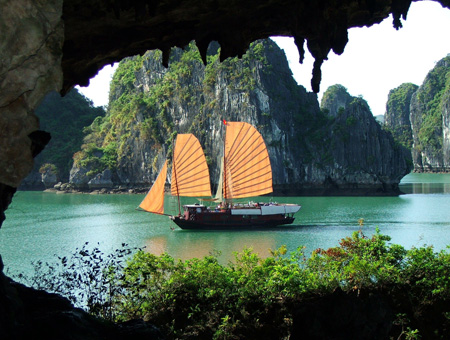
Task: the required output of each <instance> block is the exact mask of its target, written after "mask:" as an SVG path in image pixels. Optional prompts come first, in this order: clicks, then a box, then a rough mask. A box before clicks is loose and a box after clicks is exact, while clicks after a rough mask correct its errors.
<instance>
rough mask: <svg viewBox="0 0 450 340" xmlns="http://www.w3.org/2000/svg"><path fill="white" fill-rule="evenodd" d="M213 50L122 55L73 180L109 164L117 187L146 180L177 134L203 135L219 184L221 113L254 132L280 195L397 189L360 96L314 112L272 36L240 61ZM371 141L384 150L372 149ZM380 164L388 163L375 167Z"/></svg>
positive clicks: (392, 158)
mask: <svg viewBox="0 0 450 340" xmlns="http://www.w3.org/2000/svg"><path fill="white" fill-rule="evenodd" d="M220 52H221V49H220V46H219V45H218V44H217V43H212V44H210V46H209V49H208V54H207V64H206V65H204V64H203V62H202V60H201V56H200V53H199V51H198V49H197V47H196V45H195V43H193V42H192V43H190V44H189V45H188V46H186V47H185V48H184V49H183V50H181V49H178V48H177V49H173V50H172V53H171V56H170V60H169V67H168V68H165V67H163V66H162V64H161V60H162V53H161V52H160V51H149V52H147V53H146V54H145V55H143V56H136V57H132V58H127V59H124V60H123V61H122V62H121V63H120V64H119V67H118V69H117V71H116V73H115V74H114V77H113V80H112V82H111V89H110V103H109V106H108V112H107V114H106V116H104V117H99V118H98V119H96V120H95V121H94V122H93V123H92V125H91V126H90V127H88V128H86V129H85V131H86V132H87V135H86V137H85V142H84V144H83V146H82V148H81V150H80V151H79V152H78V153H77V154H76V156H75V162H74V166H75V167H77V168H78V169H74V171H73V173H74V174H75V173H76V174H81V175H80V177H76V176H75V175H74V176H73V177H72V178H73V179H74V180H73V181H72V178H71V182H72V184H74V185H75V186H77V185H78V184H77V183H80V186H82V185H86V183H87V184H88V183H89V180H90V179H91V178H93V177H94V176H96V175H97V174H101V173H102V172H103V171H104V170H105V169H107V168H109V169H110V170H112V171H111V173H112V180H113V182H114V184H115V185H124V184H127V185H132V186H135V187H140V186H148V185H149V184H150V183H152V182H153V181H154V180H155V178H156V175H157V173H158V170H159V169H160V168H161V167H162V163H163V161H164V159H166V158H169V159H170V157H171V150H172V143H173V140H174V137H175V136H176V134H177V133H193V134H194V135H195V136H196V137H197V138H198V139H199V140H200V143H201V145H202V147H203V149H204V151H205V155H206V159H207V161H208V164H209V165H210V173H211V182H212V183H213V184H214V183H217V182H218V176H219V172H220V166H219V164H220V157H221V156H220V155H221V152H222V147H221V146H222V144H221V142H220V141H221V140H223V129H222V118H224V119H226V120H230V121H232V120H239V121H246V122H248V123H250V124H252V125H254V126H255V127H256V128H257V129H258V130H259V131H260V132H261V134H262V135H263V138H264V139H265V141H266V144H267V146H268V149H269V156H270V158H271V164H272V170H273V180H274V188H275V190H276V192H277V193H278V194H282V195H285V194H290V195H292V194H297V195H298V194H302V193H306V194H309V193H311V192H314V190H316V192H314V193H315V194H317V193H322V192H323V191H327V190H331V191H332V190H335V191H333V192H337V190H339V189H341V190H343V192H345V190H353V191H356V190H359V189H360V188H359V185H360V186H361V189H360V190H364V193H367V192H368V191H370V190H373V191H374V192H379V191H380V190H381V191H383V192H387V191H389V192H395V191H396V185H397V184H398V181H399V180H400V178H401V177H403V176H404V175H405V174H406V173H407V172H408V171H409V168H408V169H407V166H406V162H405V160H404V154H403V153H402V152H401V151H399V150H398V148H396V146H395V145H394V143H393V142H392V139H390V138H389V136H388V134H386V133H384V132H383V131H381V129H379V128H378V125H377V124H376V122H375V120H374V119H373V117H372V115H371V114H370V110H369V108H368V106H367V104H365V102H364V100H363V99H362V98H353V97H351V96H350V95H348V93H347V92H346V90H345V91H344V92H345V95H346V97H345V98H346V100H347V99H348V100H350V102H349V103H348V104H349V105H347V107H348V112H341V114H340V115H339V116H338V115H337V114H333V115H330V114H329V112H327V110H321V109H320V107H319V103H318V101H317V96H316V95H315V94H312V93H308V92H307V91H306V90H305V89H304V88H303V87H302V86H299V85H298V84H297V83H296V82H295V80H294V79H293V77H292V73H291V71H290V69H289V66H288V62H287V59H286V57H285V55H284V53H283V51H282V50H280V49H279V48H278V46H277V45H276V44H275V43H274V42H273V41H271V40H261V41H256V42H254V43H252V44H251V45H250V47H249V50H248V51H247V53H246V54H244V55H243V56H242V57H241V58H237V57H235V58H227V59H225V60H224V61H223V62H219V59H220ZM331 92H332V91H331ZM331 92H329V93H328V94H327V96H328V97H330V101H333V98H334V95H333V94H332V93H331ZM350 104H351V105H350ZM328 111H329V110H328ZM344 111H345V110H344ZM362 117H363V118H362ZM360 119H364V124H363V123H358V121H359V120H360ZM375 125H376V126H375ZM369 130H370V131H369ZM367 136H370V138H367ZM375 139H376V141H374V140H375ZM344 144H348V145H351V147H352V150H349V146H348V145H344ZM378 144H382V145H383V147H382V148H381V149H375V148H373V147H372V148H371V147H370V145H378ZM353 149H354V150H353ZM380 150H382V152H383V154H381V152H380ZM355 155H357V156H358V157H359V158H358V157H356V158H355ZM368 160H369V161H368ZM384 162H388V163H386V164H389V165H388V166H378V165H379V163H384ZM394 163H395V164H394ZM380 171H381V172H382V173H380ZM374 174H376V175H374ZM83 176H84V177H83ZM86 176H87V177H88V178H86ZM80 178H81V179H80ZM382 182H383V183H382ZM371 187H372V188H373V189H370V188H371ZM377 190H378V191H377Z"/></svg>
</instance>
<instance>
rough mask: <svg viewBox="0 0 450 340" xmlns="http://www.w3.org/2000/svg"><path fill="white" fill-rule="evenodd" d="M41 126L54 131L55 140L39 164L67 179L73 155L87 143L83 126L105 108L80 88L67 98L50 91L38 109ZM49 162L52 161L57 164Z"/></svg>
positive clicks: (44, 151) (37, 166) (41, 157)
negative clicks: (85, 94)
mask: <svg viewBox="0 0 450 340" xmlns="http://www.w3.org/2000/svg"><path fill="white" fill-rule="evenodd" d="M35 113H36V115H37V116H38V117H39V122H40V126H41V129H42V130H44V131H47V132H50V134H51V136H52V139H51V140H50V142H49V144H48V145H47V146H46V147H45V149H44V150H43V151H42V152H41V154H39V155H38V156H37V157H36V159H35V164H36V165H35V167H36V168H37V169H41V171H44V170H46V169H52V171H54V172H57V173H58V174H59V176H60V177H61V178H62V179H64V180H65V181H67V180H68V178H69V171H70V169H71V167H72V156H73V154H74V153H75V152H77V151H78V150H79V149H80V147H81V145H82V143H83V137H84V133H83V128H84V127H86V126H89V125H90V124H91V123H92V121H93V120H94V118H95V117H97V116H103V115H104V114H105V111H104V110H103V108H101V107H94V106H93V103H92V101H90V100H88V99H87V98H86V97H84V96H83V95H82V94H80V93H79V92H78V90H77V89H72V90H71V91H70V92H69V93H68V94H66V95H65V96H64V97H61V96H60V95H59V94H58V93H56V92H52V93H49V94H48V95H47V96H46V97H45V98H44V100H43V101H42V103H41V105H40V106H39V107H38V108H37V109H36V112H35ZM45 164H52V165H53V166H50V165H46V166H45V167H43V166H44V165H45Z"/></svg>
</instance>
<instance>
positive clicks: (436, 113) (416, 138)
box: [386, 56, 450, 172]
mask: <svg viewBox="0 0 450 340" xmlns="http://www.w3.org/2000/svg"><path fill="white" fill-rule="evenodd" d="M449 101H450V56H447V57H445V58H443V59H442V60H440V61H439V62H438V63H437V64H436V66H435V67H434V68H433V69H432V70H431V71H430V72H429V73H428V74H427V76H426V78H425V80H424V81H423V83H422V85H421V86H420V87H417V86H415V85H412V84H402V85H401V86H400V87H398V88H396V89H394V90H392V91H391V92H390V93H389V99H388V105H387V106H386V126H387V128H388V130H390V131H391V132H392V133H393V135H394V136H395V138H396V139H397V140H398V141H399V142H400V143H402V144H404V145H405V146H407V147H409V148H410V149H411V153H412V159H413V163H414V171H416V172H448V171H450V133H449V123H450V121H449V120H450V118H449V105H450V104H449Z"/></svg>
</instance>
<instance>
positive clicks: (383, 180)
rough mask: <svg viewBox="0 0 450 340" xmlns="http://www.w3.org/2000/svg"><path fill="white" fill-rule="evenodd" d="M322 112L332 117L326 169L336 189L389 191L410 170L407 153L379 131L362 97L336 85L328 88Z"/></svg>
mask: <svg viewBox="0 0 450 340" xmlns="http://www.w3.org/2000/svg"><path fill="white" fill-rule="evenodd" d="M322 110H324V111H325V112H328V115H329V116H331V117H334V120H332V121H331V123H330V125H329V133H330V135H331V138H330V141H329V145H328V147H329V152H330V154H331V159H332V160H333V161H332V162H331V163H330V164H329V165H328V167H327V170H328V171H327V172H328V173H329V174H332V175H333V177H331V179H332V180H333V182H335V183H336V184H337V185H338V186H339V187H341V186H347V187H348V188H349V189H351V188H364V187H366V188H370V187H373V186H374V185H378V186H380V187H382V188H383V190H393V189H396V188H397V185H398V183H399V181H400V180H401V178H402V177H403V176H405V175H406V174H407V173H408V172H409V171H410V167H409V165H408V164H410V156H409V154H408V150H407V149H406V148H404V147H402V146H400V145H398V144H397V143H395V141H394V139H393V138H392V136H391V135H390V134H389V133H387V132H386V131H384V130H383V129H381V126H380V125H379V124H378V123H377V122H376V120H375V118H374V117H373V115H372V113H371V112H370V109H369V106H368V105H367V102H366V101H365V100H363V99H362V98H358V97H352V96H350V95H349V94H348V93H347V91H346V89H345V88H344V87H342V86H340V85H335V86H332V87H330V88H329V89H328V90H327V91H326V92H325V94H324V96H323V99H322Z"/></svg>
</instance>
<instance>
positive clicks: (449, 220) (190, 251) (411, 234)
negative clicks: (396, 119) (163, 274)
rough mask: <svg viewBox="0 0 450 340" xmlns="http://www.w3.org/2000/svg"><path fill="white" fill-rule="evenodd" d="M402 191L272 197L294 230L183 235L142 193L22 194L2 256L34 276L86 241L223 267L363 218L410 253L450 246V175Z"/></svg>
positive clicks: (350, 226)
mask: <svg viewBox="0 0 450 340" xmlns="http://www.w3.org/2000/svg"><path fill="white" fill-rule="evenodd" d="M401 189H402V191H403V192H405V195H401V196H399V197H289V198H279V197H274V198H273V200H274V201H278V202H291V203H298V204H300V205H302V209H301V210H300V211H299V212H298V213H297V214H296V220H295V222H294V224H293V225H290V226H282V227H278V228H272V229H270V230H248V231H230V232H227V231H211V232H207V231H187V230H180V229H178V228H177V227H176V226H175V225H174V224H173V223H172V222H171V221H170V220H169V219H168V217H166V216H158V215H153V214H149V213H145V212H140V211H136V210H135V208H136V207H137V206H138V205H139V203H140V202H141V200H142V199H143V195H89V194H54V193H44V192H18V193H17V194H16V195H15V197H14V199H13V203H12V204H11V206H10V208H9V209H8V210H7V212H6V217H7V219H6V221H5V222H4V224H3V226H2V228H1V229H0V254H1V255H2V258H3V262H4V264H5V267H6V268H7V269H10V273H17V272H25V273H29V272H30V271H31V269H32V265H31V262H32V261H37V260H42V261H53V260H54V259H55V256H54V254H58V255H59V256H66V255H70V254H72V253H73V252H74V251H75V250H76V248H81V247H82V246H83V244H84V243H85V242H89V245H90V246H91V247H94V246H97V247H99V248H100V249H101V250H103V251H104V252H110V251H112V250H114V249H116V248H120V246H121V244H122V243H127V244H128V245H129V246H130V247H145V249H146V251H149V252H152V253H155V254H161V253H162V252H167V253H169V254H171V255H172V256H174V257H177V258H182V259H188V258H193V257H201V256H204V255H208V254H209V253H210V252H212V251H220V252H221V253H222V255H221V257H220V258H221V260H222V261H224V262H226V261H228V260H231V259H232V258H233V252H234V251H241V250H242V249H243V248H245V247H252V248H253V249H254V250H255V251H256V252H258V253H260V254H261V255H262V256H265V255H267V254H268V253H269V249H276V248H278V247H280V246H281V245H286V246H287V247H288V249H289V250H292V251H293V250H295V249H296V248H297V247H299V246H305V247H306V249H305V251H306V254H309V253H310V252H311V251H312V250H314V249H316V248H328V247H331V246H335V245H337V244H338V241H339V240H340V239H341V238H342V237H345V236H350V235H351V234H352V232H353V231H355V230H358V229H359V228H360V226H359V224H358V220H359V219H360V218H363V219H364V226H363V231H364V232H365V233H366V235H371V234H373V233H374V232H375V229H376V228H377V227H379V228H380V230H381V232H382V233H383V234H387V235H389V236H391V237H392V243H398V244H401V245H403V246H405V247H407V248H411V247H413V246H422V245H424V244H427V245H433V246H434V247H435V249H436V250H440V249H444V248H445V247H446V246H447V245H450V174H410V175H408V176H406V177H405V178H404V179H403V180H402V183H401ZM269 199H270V197H268V198H267V199H266V200H269ZM173 227H175V230H172V228H173Z"/></svg>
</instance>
